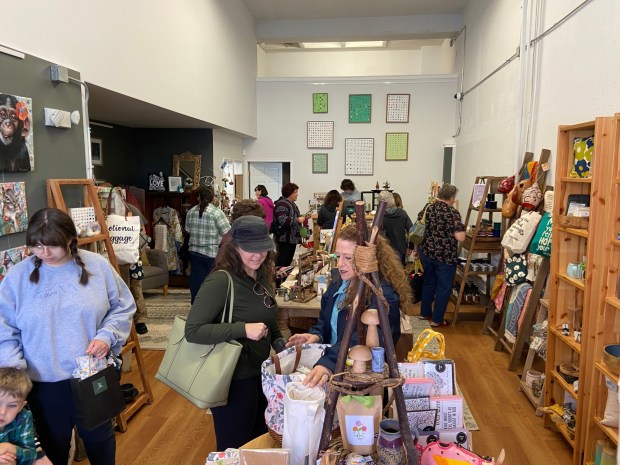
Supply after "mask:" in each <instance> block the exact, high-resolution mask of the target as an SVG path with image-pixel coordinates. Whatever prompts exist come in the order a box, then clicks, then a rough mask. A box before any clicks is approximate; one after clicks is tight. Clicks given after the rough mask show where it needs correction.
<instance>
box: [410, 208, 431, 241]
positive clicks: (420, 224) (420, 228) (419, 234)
mask: <svg viewBox="0 0 620 465" xmlns="http://www.w3.org/2000/svg"><path fill="white" fill-rule="evenodd" d="M430 206H431V204H430V203H428V204H427V205H426V207H424V213H422V218H421V219H419V220H417V221H416V222H415V223H414V224H413V226H411V229H409V242H413V243H414V244H415V245H420V244H421V243H422V241H423V240H424V234H425V233H426V210H428V207H430Z"/></svg>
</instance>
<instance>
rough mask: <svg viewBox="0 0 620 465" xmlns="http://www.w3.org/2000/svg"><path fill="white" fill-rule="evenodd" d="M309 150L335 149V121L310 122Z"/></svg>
mask: <svg viewBox="0 0 620 465" xmlns="http://www.w3.org/2000/svg"><path fill="white" fill-rule="evenodd" d="M307 139H308V142H307V147H308V148H309V149H333V148H334V122H333V121H308V136H307Z"/></svg>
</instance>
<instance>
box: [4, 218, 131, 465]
mask: <svg viewBox="0 0 620 465" xmlns="http://www.w3.org/2000/svg"><path fill="white" fill-rule="evenodd" d="M26 244H27V245H28V247H29V248H30V250H31V251H32V253H33V256H31V257H28V258H26V259H24V260H23V261H21V262H20V263H18V264H16V265H14V266H13V267H11V269H10V270H9V272H8V273H7V275H6V277H5V278H4V279H3V280H2V282H0V366H13V367H18V368H24V369H26V370H27V373H28V376H30V379H32V382H33V388H32V391H31V392H30V394H29V395H28V404H29V405H30V408H31V410H32V414H33V417H34V421H35V425H36V428H37V433H38V435H39V438H40V440H41V443H42V446H43V449H44V450H45V452H46V453H47V455H48V457H49V459H50V460H51V461H52V463H67V461H68V459H69V448H70V443H71V433H72V430H73V427H74V426H76V427H77V429H78V431H79V434H80V437H81V438H82V440H83V441H84V445H85V447H86V453H87V455H88V459H89V460H90V463H92V464H95V465H110V464H114V460H115V459H114V457H115V452H116V443H115V439H114V428H113V426H112V422H111V421H108V422H106V423H104V424H102V425H100V426H98V427H97V428H95V429H91V430H87V429H85V428H83V427H82V426H81V425H80V423H79V421H76V418H75V410H74V406H73V399H72V396H71V386H70V382H69V380H70V379H71V377H72V372H73V370H74V369H75V368H77V365H76V361H75V359H76V358H77V357H80V356H83V355H85V354H89V355H92V356H94V357H97V358H104V357H106V355H108V353H109V352H110V351H112V353H114V354H116V355H118V354H119V353H120V350H121V347H122V346H123V344H124V343H125V341H126V340H127V337H128V336H129V331H130V328H131V322H132V318H133V314H134V312H135V311H136V304H135V302H134V299H133V297H132V296H131V292H130V291H129V288H128V287H127V286H126V285H125V283H124V282H123V281H122V280H121V278H120V277H119V276H118V274H117V273H116V272H115V271H114V269H113V268H112V266H111V265H110V263H109V262H108V261H107V260H106V259H105V258H103V257H102V256H101V255H98V254H96V253H93V252H88V251H86V250H81V249H78V248H77V232H76V230H75V226H74V224H73V220H72V219H71V218H70V217H69V215H67V214H66V213H64V212H62V211H61V210H58V209H56V208H45V209H43V210H39V211H38V212H36V213H35V214H34V215H33V216H32V218H31V219H30V223H29V225H28V230H27V231H26Z"/></svg>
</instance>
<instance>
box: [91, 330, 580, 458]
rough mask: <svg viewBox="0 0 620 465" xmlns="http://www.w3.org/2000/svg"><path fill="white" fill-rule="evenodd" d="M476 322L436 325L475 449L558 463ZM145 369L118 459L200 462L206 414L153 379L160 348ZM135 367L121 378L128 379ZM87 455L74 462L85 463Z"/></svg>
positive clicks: (210, 444)
mask: <svg viewBox="0 0 620 465" xmlns="http://www.w3.org/2000/svg"><path fill="white" fill-rule="evenodd" d="M481 331H482V322H479V321H460V322H459V324H458V325H457V326H456V327H455V328H453V327H447V328H441V332H443V333H444V334H445V335H446V346H447V347H446V351H447V356H448V357H449V358H452V359H454V360H455V361H456V373H457V379H458V383H459V386H460V387H461V389H462V391H463V393H464V395H465V397H466V399H467V401H468V404H469V406H470V408H471V411H472V413H473V415H474V418H475V419H476V421H477V422H478V425H479V427H480V431H476V432H473V444H474V450H475V451H476V452H478V453H479V454H483V455H494V456H497V454H498V452H499V450H500V449H501V448H505V449H506V452H507V459H506V461H505V462H504V464H505V465H530V464H531V465H542V464H545V465H553V464H558V465H565V464H569V463H570V456H571V451H570V449H569V446H568V445H567V443H566V442H565V441H564V439H563V438H562V436H560V434H559V433H557V432H555V431H552V430H550V429H545V428H544V427H543V425H542V419H541V417H537V416H535V415H534V407H533V406H532V405H531V404H530V403H529V401H528V400H527V398H526V397H525V395H523V393H521V392H519V390H518V381H519V379H518V377H517V372H510V371H508V370H507V369H506V367H507V365H508V354H507V353H506V352H495V351H494V350H493V343H494V339H493V338H491V337H490V336H484V335H482V333H481ZM410 348H411V339H410V338H405V337H403V338H401V340H400V341H399V343H398V346H397V354H398V356H399V360H401V359H404V356H405V354H406V352H407V351H408V350H409V349H410ZM143 353H144V359H145V364H146V369H147V371H148V374H149V376H150V378H151V379H152V381H151V387H152V388H153V393H154V396H155V402H154V404H153V405H147V406H144V407H143V408H142V409H141V410H140V411H139V412H138V413H137V414H136V415H135V416H134V417H133V418H132V419H131V420H130V421H129V428H128V430H127V432H125V433H117V434H116V439H117V461H116V463H117V464H118V465H147V464H148V465H152V464H157V465H177V464H178V465H181V464H182V465H203V464H204V463H205V457H206V455H207V453H208V452H209V451H212V450H214V449H215V435H214V432H213V423H212V420H211V416H210V415H207V414H205V413H204V412H203V411H201V410H199V409H197V408H195V407H194V406H193V405H191V404H190V403H189V402H187V401H185V400H184V399H183V398H182V397H181V396H179V395H178V394H176V393H175V392H173V391H171V390H169V389H168V388H167V387H165V386H164V385H163V384H161V383H159V382H158V381H155V380H154V378H153V376H154V373H155V372H156V371H157V367H158V366H159V362H160V360H161V357H162V356H163V352H161V351H144V352H143ZM135 376H136V374H135V370H134V373H130V374H124V375H123V382H129V381H132V382H134V383H135V384H138V382H137V381H134V379H133V378H132V377H135ZM87 463H88V461H83V462H80V464H82V465H84V464H87Z"/></svg>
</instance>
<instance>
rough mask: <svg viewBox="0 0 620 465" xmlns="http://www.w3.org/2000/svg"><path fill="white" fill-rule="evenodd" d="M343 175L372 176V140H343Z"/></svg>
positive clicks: (373, 145) (373, 151) (373, 147)
mask: <svg viewBox="0 0 620 465" xmlns="http://www.w3.org/2000/svg"><path fill="white" fill-rule="evenodd" d="M344 146H345V149H344V174H345V175H356V174H358V175H372V173H373V165H374V154H375V140H374V139H372V138H352V139H345V144H344Z"/></svg>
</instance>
